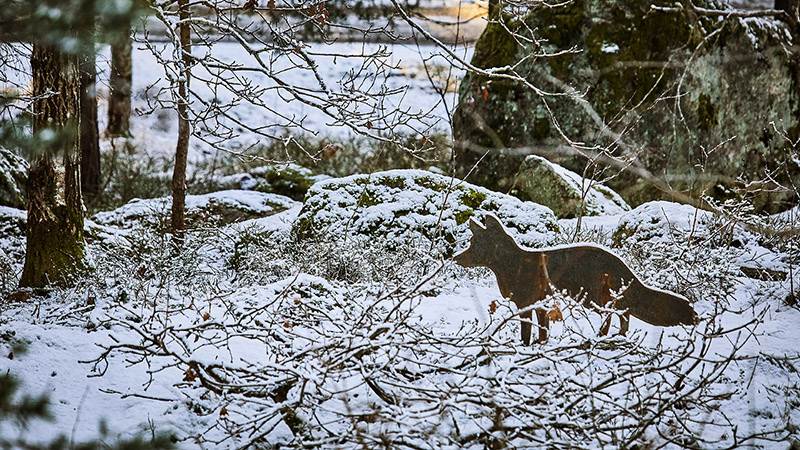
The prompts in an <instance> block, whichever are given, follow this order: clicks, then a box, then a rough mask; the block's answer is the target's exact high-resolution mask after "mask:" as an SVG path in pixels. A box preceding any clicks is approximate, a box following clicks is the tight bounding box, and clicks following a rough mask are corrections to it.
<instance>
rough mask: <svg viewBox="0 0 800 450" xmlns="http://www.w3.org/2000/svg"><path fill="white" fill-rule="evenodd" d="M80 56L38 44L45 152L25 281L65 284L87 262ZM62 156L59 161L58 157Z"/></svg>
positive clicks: (33, 199) (34, 178) (37, 165)
mask: <svg viewBox="0 0 800 450" xmlns="http://www.w3.org/2000/svg"><path fill="white" fill-rule="evenodd" d="M78 65H79V63H78V56H76V55H67V54H64V53H62V52H60V51H59V50H58V49H57V48H55V47H53V46H48V45H42V44H38V43H36V44H34V45H33V51H32V53H31V71H32V75H33V93H34V95H35V96H37V99H36V100H35V101H34V102H33V112H34V115H33V131H34V133H35V134H36V135H37V136H39V137H40V138H41V149H40V150H41V152H40V153H39V154H38V155H37V156H36V157H35V158H34V159H33V162H32V163H31V167H30V172H29V176H28V183H27V191H28V208H27V209H28V230H27V237H28V239H27V247H26V253H25V266H24V268H23V271H22V278H21V279H20V286H21V287H44V286H47V285H48V284H58V285H65V284H68V283H69V282H70V281H71V280H72V278H73V277H74V276H75V275H76V274H77V273H79V272H80V271H82V270H83V269H84V268H85V267H86V262H85V243H84V239H83V201H82V199H81V187H80V156H79V155H80V150H79V123H80V121H79V117H80V116H79V114H80V112H79V110H80V105H79V103H80V100H79V99H80V78H79V73H78V72H79V71H78ZM59 156H60V157H61V158H62V163H58V160H57V158H58V157H59Z"/></svg>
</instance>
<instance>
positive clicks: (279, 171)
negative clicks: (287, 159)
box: [256, 167, 314, 200]
mask: <svg viewBox="0 0 800 450" xmlns="http://www.w3.org/2000/svg"><path fill="white" fill-rule="evenodd" d="M263 178H264V180H265V181H266V183H259V184H258V186H256V190H257V191H260V192H270V193H275V194H280V195H285V196H287V197H289V198H291V199H293V200H302V199H303V197H305V195H306V192H308V189H309V188H311V186H312V185H313V184H314V179H313V178H311V177H309V176H307V175H305V174H303V173H301V172H300V171H298V170H296V169H293V168H291V167H285V168H281V167H274V168H272V169H271V170H267V171H266V172H265V173H264V175H263Z"/></svg>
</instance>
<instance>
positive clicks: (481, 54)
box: [472, 16, 518, 69]
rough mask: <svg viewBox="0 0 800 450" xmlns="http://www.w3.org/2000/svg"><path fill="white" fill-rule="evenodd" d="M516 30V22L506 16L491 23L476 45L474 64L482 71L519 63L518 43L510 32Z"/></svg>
mask: <svg viewBox="0 0 800 450" xmlns="http://www.w3.org/2000/svg"><path fill="white" fill-rule="evenodd" d="M515 28H516V25H515V24H514V22H513V21H511V19H509V18H508V17H506V16H503V17H502V18H499V19H494V20H491V21H489V23H488V24H486V28H485V29H484V30H483V33H482V34H481V37H480V39H479V40H478V42H476V43H475V53H474V54H473V57H472V64H473V65H474V66H476V67H480V68H481V69H490V68H492V67H503V66H508V65H511V64H514V63H515V62H517V61H516V56H517V50H518V46H517V41H516V40H515V39H514V37H513V36H512V35H511V34H510V33H509V32H508V31H509V30H512V31H513V30H514V29H515Z"/></svg>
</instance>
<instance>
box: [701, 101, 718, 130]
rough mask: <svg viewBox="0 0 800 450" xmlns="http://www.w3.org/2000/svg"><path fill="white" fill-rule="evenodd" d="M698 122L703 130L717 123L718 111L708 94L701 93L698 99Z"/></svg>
mask: <svg viewBox="0 0 800 450" xmlns="http://www.w3.org/2000/svg"><path fill="white" fill-rule="evenodd" d="M697 122H698V124H699V125H700V129H701V130H703V131H709V130H710V129H711V128H712V127H714V126H716V125H717V111H716V108H714V104H713V103H712V102H711V97H709V96H708V94H700V97H699V98H698V100H697Z"/></svg>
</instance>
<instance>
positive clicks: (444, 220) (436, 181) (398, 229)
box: [293, 170, 558, 255]
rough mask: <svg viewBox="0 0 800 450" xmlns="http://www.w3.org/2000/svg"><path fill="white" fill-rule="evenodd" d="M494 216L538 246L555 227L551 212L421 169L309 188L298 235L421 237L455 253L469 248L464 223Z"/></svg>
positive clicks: (397, 241)
mask: <svg viewBox="0 0 800 450" xmlns="http://www.w3.org/2000/svg"><path fill="white" fill-rule="evenodd" d="M487 213H492V214H494V215H496V216H497V217H498V218H499V219H500V220H501V221H502V222H503V224H504V225H505V226H506V227H507V228H508V230H509V231H510V232H511V233H512V234H513V235H514V237H515V238H516V240H517V242H519V243H520V244H522V245H525V246H529V247H541V246H543V245H546V244H548V243H550V242H552V241H553V239H554V238H555V235H556V233H557V232H558V224H557V222H556V218H555V216H554V215H553V212H552V211H550V209H548V208H546V207H544V206H541V205H538V204H536V203H532V202H523V201H521V200H519V199H517V198H515V197H512V196H509V195H505V194H500V193H497V192H492V191H490V190H488V189H484V188H481V187H478V186H474V185H471V184H469V183H465V182H464V181H461V180H458V179H454V178H451V177H447V176H444V175H438V174H435V173H432V172H427V171H422V170H389V171H386V172H376V173H373V174H370V175H353V176H349V177H345V178H336V179H330V180H326V181H322V182H319V183H317V184H315V185H314V186H312V187H311V189H310V190H309V191H308V195H307V196H306V199H305V202H304V204H303V209H302V210H301V212H300V215H299V216H298V218H297V221H296V222H295V225H294V228H293V233H294V235H295V236H296V237H297V238H299V239H309V238H317V239H320V238H321V239H325V238H330V237H334V238H335V237H348V238H349V237H351V236H363V237H366V238H368V239H379V240H381V241H382V242H385V243H386V244H388V246H399V245H405V244H407V243H409V242H412V241H415V240H416V241H418V242H419V240H420V239H424V240H425V241H427V242H431V241H432V242H434V244H435V245H434V247H433V249H435V250H437V251H438V252H440V253H441V254H445V255H448V254H452V252H453V251H454V250H459V249H461V248H463V247H464V246H466V244H467V240H468V237H469V229H468V224H467V222H468V221H469V219H470V218H471V217H475V218H478V219H481V218H482V217H483V216H484V215H485V214H487Z"/></svg>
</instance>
